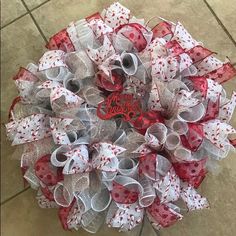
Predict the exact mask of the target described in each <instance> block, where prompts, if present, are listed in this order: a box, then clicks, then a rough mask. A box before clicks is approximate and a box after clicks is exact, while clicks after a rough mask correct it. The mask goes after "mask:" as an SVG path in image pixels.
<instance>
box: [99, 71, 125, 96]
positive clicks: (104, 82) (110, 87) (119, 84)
mask: <svg viewBox="0 0 236 236" xmlns="http://www.w3.org/2000/svg"><path fill="white" fill-rule="evenodd" d="M111 80H112V81H113V82H112V81H110V80H109V78H107V77H106V76H105V75H104V74H103V73H99V74H97V78H96V84H97V86H98V87H100V88H103V89H105V90H106V91H111V92H121V91H122V90H123V80H122V78H121V76H120V75H118V74H116V73H114V72H113V73H112V78H111Z"/></svg>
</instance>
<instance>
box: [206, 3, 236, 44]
mask: <svg viewBox="0 0 236 236" xmlns="http://www.w3.org/2000/svg"><path fill="white" fill-rule="evenodd" d="M207 2H208V4H209V5H210V6H211V8H212V9H213V11H214V12H215V13H216V15H217V16H218V17H219V19H220V20H221V22H222V23H223V25H224V26H225V27H226V28H227V30H228V31H229V33H230V34H231V35H232V37H233V38H234V40H235V41H236V28H235V24H236V13H235V12H236V2H235V0H226V1H222V0H207Z"/></svg>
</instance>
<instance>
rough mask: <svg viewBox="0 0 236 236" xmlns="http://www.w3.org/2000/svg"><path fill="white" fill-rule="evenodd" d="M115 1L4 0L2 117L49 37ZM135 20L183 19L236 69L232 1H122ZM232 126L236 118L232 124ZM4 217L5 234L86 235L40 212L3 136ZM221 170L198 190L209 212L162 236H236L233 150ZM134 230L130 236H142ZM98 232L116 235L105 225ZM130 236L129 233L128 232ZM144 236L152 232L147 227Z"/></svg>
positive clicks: (233, 84) (235, 4) (235, 3)
mask: <svg viewBox="0 0 236 236" xmlns="http://www.w3.org/2000/svg"><path fill="white" fill-rule="evenodd" d="M112 2H113V1H112V0H80V1H79V0H2V1H1V43H2V44H1V45H2V48H1V68H2V70H1V94H2V98H1V120H2V123H4V122H6V121H7V110H8V107H9V105H10V103H11V100H12V98H13V97H15V96H16V89H15V87H14V84H13V82H12V81H11V77H12V76H13V75H14V74H15V73H16V71H17V69H18V67H19V66H20V65H23V66H24V65H26V64H27V63H29V62H30V61H37V60H38V59H39V58H40V56H41V55H42V53H43V51H44V50H45V49H44V45H45V43H46V41H47V39H48V38H49V37H50V36H51V35H52V34H54V33H56V32H57V31H58V30H60V29H62V28H63V27H65V26H66V25H67V24H68V23H69V22H70V21H73V20H76V19H80V18H84V17H85V16H87V15H90V14H92V13H93V12H95V11H101V10H102V9H103V8H104V7H106V6H108V5H109V4H110V3H112ZM120 2H121V3H122V4H123V5H125V6H127V7H128V8H130V10H131V11H132V13H133V14H134V15H135V16H137V17H144V18H146V19H148V18H151V17H152V16H155V15H158V16H162V17H163V18H166V19H170V20H172V21H177V20H179V21H181V22H182V23H183V24H184V25H185V26H186V27H187V28H188V29H189V31H190V32H191V34H192V35H193V36H194V37H195V38H196V39H199V40H201V41H202V42H203V43H204V45H205V46H206V47H208V48H210V49H211V50H213V51H216V52H219V54H218V56H219V57H220V58H221V59H224V57H225V56H228V57H229V58H230V59H231V61H232V63H233V64H235V65H236V28H235V25H236V14H235V12H236V0H224V1H222V0H153V1H150V0H121V1H120ZM225 88H226V90H227V92H229V93H231V91H232V90H233V89H236V81H235V80H232V81H230V82H228V83H226V84H225ZM233 123H234V125H235V126H236V117H234V119H233ZM1 140H2V141H1V145H2V150H1V216H2V227H1V235H2V236H13V235H17V236H23V235H24V236H39V235H40V236H41V235H44V236H54V235H57V236H60V235H77V234H80V235H81V236H85V235H88V234H87V233H86V232H84V231H83V230H79V232H64V231H63V230H62V229H61V227H60V225H59V221H58V220H57V218H56V215H57V213H56V211H54V210H43V209H40V208H39V207H38V206H37V203H36V202H35V201H34V196H35V193H34V192H33V191H32V190H30V189H24V187H23V183H22V181H21V173H20V170H19V162H18V161H17V160H14V159H13V158H11V156H12V154H13V152H14V151H15V150H14V148H12V147H10V143H9V142H8V141H7V140H6V139H5V136H4V130H2V132H1ZM221 164H222V165H221V172H220V173H219V174H218V175H211V174H210V175H209V176H208V178H207V179H206V180H205V181H204V183H203V185H202V187H201V189H200V191H201V193H202V194H203V195H205V196H207V197H208V199H209V201H210V203H211V209H210V210H205V211H201V212H194V213H189V214H188V217H186V218H185V219H184V220H183V221H181V222H180V223H179V224H176V225H175V226H173V227H171V228H169V229H167V230H164V231H161V233H160V234H161V236H167V235H168V236H172V235H173V236H180V235H181V236H198V235H201V236H223V235H224V236H234V235H236V223H235V219H236V204H235V199H236V185H235V182H236V158H235V154H233V153H231V154H230V155H229V157H228V158H227V159H226V160H223V161H222V162H221ZM138 231H139V230H137V231H136V232H133V233H132V234H129V235H133V236H136V235H138V234H139V232H138ZM97 235H121V236H122V235H125V234H117V233H115V232H114V231H112V230H108V229H107V228H105V229H104V230H103V231H101V232H99V233H98V234H97ZM126 235H128V234H126ZM142 235H146V236H152V235H155V233H154V232H153V231H152V229H151V227H150V226H149V225H148V224H146V225H145V227H144V229H143V231H142Z"/></svg>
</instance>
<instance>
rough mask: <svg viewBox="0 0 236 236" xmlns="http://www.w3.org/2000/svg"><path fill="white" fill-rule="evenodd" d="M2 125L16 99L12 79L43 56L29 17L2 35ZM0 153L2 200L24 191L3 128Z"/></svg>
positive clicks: (20, 20) (41, 41) (36, 32)
mask: <svg viewBox="0 0 236 236" xmlns="http://www.w3.org/2000/svg"><path fill="white" fill-rule="evenodd" d="M1 34H2V35H1V36H2V37H1V45H2V48H1V66H2V70H1V95H2V98H1V122H2V123H6V122H7V116H8V109H9V107H10V104H11V101H12V99H13V98H14V97H16V96H17V91H16V88H15V84H14V82H13V80H12V79H11V78H12V77H13V76H14V75H15V73H16V72H17V71H18V68H19V66H21V65H22V66H26V65H27V64H28V63H29V62H30V61H33V60H38V59H39V58H40V56H41V55H42V53H43V50H44V49H43V48H44V44H45V42H44V40H43V39H42V37H41V35H40V34H39V32H38V30H37V28H36V27H35V25H34V23H33V21H32V20H31V18H30V16H29V15H27V16H24V17H22V18H21V19H19V20H17V21H16V22H14V23H12V24H11V25H9V26H7V27H5V28H3V29H2V31H1ZM1 128H2V134H1V138H2V150H1V177H2V178H1V189H2V191H1V200H2V201H4V200H5V199H7V198H9V197H11V196H12V195H14V194H16V193H17V192H19V191H20V190H22V189H23V183H22V178H21V173H20V168H19V165H20V163H19V161H16V160H11V155H12V153H13V151H14V150H15V148H13V147H11V146H10V143H9V142H8V141H6V138H5V129H4V128H3V125H2V127H1Z"/></svg>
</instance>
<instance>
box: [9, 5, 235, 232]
mask: <svg viewBox="0 0 236 236" xmlns="http://www.w3.org/2000/svg"><path fill="white" fill-rule="evenodd" d="M154 19H156V18H155V17H154V18H152V20H154ZM160 19H161V22H159V23H157V24H156V25H155V26H154V27H153V28H152V29H150V28H149V27H148V24H149V22H146V23H145V22H144V19H137V18H136V17H134V16H131V14H130V10H129V9H127V8H126V7H124V6H122V5H121V4H120V3H118V2H115V3H113V4H112V5H111V6H109V7H107V8H106V9H104V10H103V11H102V13H101V14H100V13H99V12H96V13H94V14H92V15H90V16H88V17H86V18H85V19H81V20H79V21H74V22H71V23H70V24H69V25H68V26H67V27H66V28H64V29H62V30H61V31H59V32H58V33H56V34H54V35H53V36H52V37H51V38H50V39H49V43H48V44H47V45H46V47H47V48H48V49H49V50H48V51H46V52H45V53H44V54H43V56H42V57H41V58H40V60H39V62H38V64H33V63H30V64H29V65H28V66H27V67H26V68H23V67H21V68H20V70H19V71H18V73H17V74H16V76H15V77H14V78H13V80H14V82H15V84H16V87H17V89H18V91H19V96H17V97H16V98H15V99H14V100H13V102H12V104H11V106H10V109H9V120H10V121H9V123H8V124H6V131H7V136H8V138H9V140H11V141H12V145H19V149H17V151H16V152H15V153H14V155H17V154H18V155H19V156H20V158H21V170H22V173H23V177H24V180H25V183H28V184H29V185H30V186H31V188H33V189H35V190H37V191H38V192H37V193H38V194H37V197H36V199H37V201H38V204H39V206H40V207H42V208H59V209H58V210H59V212H58V215H59V219H60V221H61V224H62V227H63V228H64V229H65V230H71V229H76V230H78V229H79V228H80V227H82V228H83V229H85V230H86V231H88V232H90V233H96V232H97V231H98V230H99V228H100V227H101V225H102V224H103V222H106V223H107V224H108V226H110V227H114V228H118V229H119V231H129V230H132V229H133V228H135V227H136V226H137V225H138V224H141V223H142V221H143V217H144V215H145V214H146V215H147V217H148V219H149V221H150V222H151V225H152V226H153V227H154V228H155V229H158V230H159V229H161V228H165V227H169V226H171V225H173V224H174V223H176V222H177V221H178V220H181V219H182V218H183V216H182V212H183V211H184V208H183V207H182V204H183V203H185V205H186V207H187V209H188V210H189V211H192V210H199V209H204V208H209V203H208V201H207V199H206V198H205V197H202V196H201V195H200V194H199V193H197V190H196V189H197V188H198V187H199V186H200V184H201V183H202V182H203V180H204V179H205V177H206V175H207V173H208V171H210V170H212V169H214V168H215V162H216V161H217V160H221V159H223V158H225V157H226V156H227V154H228V153H229V151H230V150H234V149H235V147H236V140H235V139H234V136H235V134H236V130H235V129H234V128H233V126H231V125H230V120H231V118H232V117H233V112H234V109H235V106H236V92H233V94H232V96H231V98H227V94H226V91H225V89H224V87H223V85H222V83H224V82H227V81H228V80H230V79H232V78H233V77H234V76H236V69H235V68H234V67H233V65H231V64H230V62H229V60H227V61H225V62H222V61H220V60H219V59H217V58H216V57H215V54H216V53H214V52H212V51H211V50H209V49H207V48H205V47H204V46H203V44H202V43H201V42H198V41H197V40H195V39H193V37H192V36H191V35H190V34H189V33H188V31H187V30H186V29H185V28H184V26H183V25H182V24H181V23H179V22H178V23H177V24H175V23H172V22H170V21H167V20H164V19H162V18H160ZM19 150H22V153H20V152H19Z"/></svg>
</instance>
